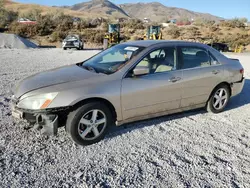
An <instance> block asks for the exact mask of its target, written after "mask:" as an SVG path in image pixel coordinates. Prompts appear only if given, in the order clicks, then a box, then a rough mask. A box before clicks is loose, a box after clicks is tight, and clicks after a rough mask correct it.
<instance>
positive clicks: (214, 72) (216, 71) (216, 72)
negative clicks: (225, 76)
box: [212, 70, 220, 74]
mask: <svg viewBox="0 0 250 188" xmlns="http://www.w3.org/2000/svg"><path fill="white" fill-rule="evenodd" d="M212 73H213V74H218V73H220V71H219V70H213V71H212Z"/></svg>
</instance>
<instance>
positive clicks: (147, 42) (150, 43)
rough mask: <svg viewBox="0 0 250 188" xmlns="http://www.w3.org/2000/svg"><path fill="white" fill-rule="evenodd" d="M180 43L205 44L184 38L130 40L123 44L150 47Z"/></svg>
mask: <svg viewBox="0 0 250 188" xmlns="http://www.w3.org/2000/svg"><path fill="white" fill-rule="evenodd" d="M164 43H166V44H167V43H168V44H179V45H194V44H196V45H204V44H202V43H198V42H190V41H182V40H137V41H129V42H125V43H123V44H127V45H134V46H143V47H149V46H153V45H157V44H164Z"/></svg>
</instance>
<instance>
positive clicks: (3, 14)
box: [0, 0, 18, 28]
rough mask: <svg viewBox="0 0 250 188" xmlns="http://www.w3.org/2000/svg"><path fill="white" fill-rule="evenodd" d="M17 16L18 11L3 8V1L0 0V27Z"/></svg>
mask: <svg viewBox="0 0 250 188" xmlns="http://www.w3.org/2000/svg"><path fill="white" fill-rule="evenodd" d="M17 17H18V13H17V12H14V11H8V10H6V9H5V8H4V4H3V1H2V0H0V28H1V27H2V28H3V27H5V26H7V25H8V24H10V23H11V22H13V21H14V20H16V19H17Z"/></svg>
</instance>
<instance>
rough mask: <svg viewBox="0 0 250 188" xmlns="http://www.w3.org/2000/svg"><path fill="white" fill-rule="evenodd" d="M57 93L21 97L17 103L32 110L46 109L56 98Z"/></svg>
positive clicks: (20, 106)
mask: <svg viewBox="0 0 250 188" xmlns="http://www.w3.org/2000/svg"><path fill="white" fill-rule="evenodd" d="M57 94H58V93H46V94H41V95H34V96H30V97H26V98H22V97H21V99H20V102H19V103H18V104H17V107H18V108H24V109H31V110H39V109H45V108H47V107H48V106H49V105H50V103H51V102H52V101H53V100H54V99H55V97H56V96H57Z"/></svg>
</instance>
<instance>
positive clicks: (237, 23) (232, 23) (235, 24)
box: [220, 18, 245, 28]
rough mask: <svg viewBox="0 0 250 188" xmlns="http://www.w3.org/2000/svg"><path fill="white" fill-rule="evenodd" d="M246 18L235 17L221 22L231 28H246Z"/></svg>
mask: <svg viewBox="0 0 250 188" xmlns="http://www.w3.org/2000/svg"><path fill="white" fill-rule="evenodd" d="M244 23H245V22H244V20H241V19H238V18H235V19H232V20H228V21H224V22H221V23H220V25H221V26H222V27H231V28H245V24H244Z"/></svg>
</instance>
